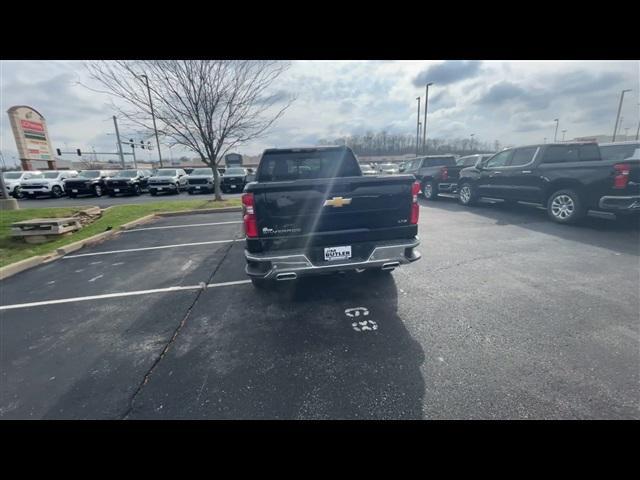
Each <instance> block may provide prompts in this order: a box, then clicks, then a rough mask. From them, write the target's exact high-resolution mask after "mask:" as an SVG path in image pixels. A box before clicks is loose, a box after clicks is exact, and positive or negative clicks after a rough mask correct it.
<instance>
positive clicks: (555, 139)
mask: <svg viewBox="0 0 640 480" xmlns="http://www.w3.org/2000/svg"><path fill="white" fill-rule="evenodd" d="M553 121H554V122H556V133H554V134H553V143H556V142H557V141H558V125H560V120H558V119H557V118H554V119H553Z"/></svg>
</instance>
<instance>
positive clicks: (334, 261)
mask: <svg viewBox="0 0 640 480" xmlns="http://www.w3.org/2000/svg"><path fill="white" fill-rule="evenodd" d="M419 187H420V186H419V184H418V183H417V182H415V179H414V177H413V175H393V176H364V175H363V174H362V171H361V170H360V166H359V165H358V162H357V160H356V157H355V155H354V154H353V152H352V151H351V149H350V148H348V147H343V146H341V147H321V148H297V149H296V148H290V149H269V150H265V152H264V153H263V155H262V158H261V161H260V164H259V166H258V169H257V173H256V177H255V181H253V182H250V183H248V184H247V185H246V187H245V189H244V194H243V196H242V205H243V212H244V213H243V221H244V231H245V239H246V250H245V258H246V262H247V264H246V273H247V274H248V276H249V277H250V278H251V280H252V281H253V283H254V285H256V286H258V287H260V286H264V285H266V284H268V281H270V280H294V279H296V278H300V277H302V276H305V275H317V274H323V273H330V272H340V271H348V270H357V271H360V272H362V271H364V270H373V271H375V272H390V271H392V270H393V269H395V268H396V267H398V266H400V265H402V264H407V263H410V262H414V261H416V260H418V259H419V258H420V253H419V252H418V251H417V249H416V247H417V246H418V245H419V243H420V242H419V240H418V237H417V233H418V216H419V208H420V207H419V205H418V200H417V197H418V193H419Z"/></svg>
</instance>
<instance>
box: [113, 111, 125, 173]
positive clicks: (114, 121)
mask: <svg viewBox="0 0 640 480" xmlns="http://www.w3.org/2000/svg"><path fill="white" fill-rule="evenodd" d="M113 124H114V125H115V127H116V141H117V142H118V155H119V156H120V163H122V168H124V155H123V153H122V145H121V144H120V132H119V131H118V121H117V120H116V116H115V115H114V116H113Z"/></svg>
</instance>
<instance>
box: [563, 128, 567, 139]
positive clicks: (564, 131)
mask: <svg viewBox="0 0 640 480" xmlns="http://www.w3.org/2000/svg"><path fill="white" fill-rule="evenodd" d="M565 133H567V131H566V130H562V141H563V142H564V134H565Z"/></svg>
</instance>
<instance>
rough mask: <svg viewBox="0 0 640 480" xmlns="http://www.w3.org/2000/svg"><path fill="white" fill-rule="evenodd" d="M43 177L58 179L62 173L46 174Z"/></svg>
mask: <svg viewBox="0 0 640 480" xmlns="http://www.w3.org/2000/svg"><path fill="white" fill-rule="evenodd" d="M43 175H44V178H58V177H59V176H60V172H45V173H43Z"/></svg>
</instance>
